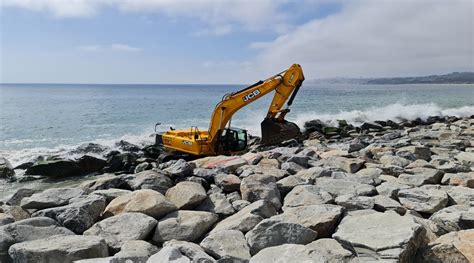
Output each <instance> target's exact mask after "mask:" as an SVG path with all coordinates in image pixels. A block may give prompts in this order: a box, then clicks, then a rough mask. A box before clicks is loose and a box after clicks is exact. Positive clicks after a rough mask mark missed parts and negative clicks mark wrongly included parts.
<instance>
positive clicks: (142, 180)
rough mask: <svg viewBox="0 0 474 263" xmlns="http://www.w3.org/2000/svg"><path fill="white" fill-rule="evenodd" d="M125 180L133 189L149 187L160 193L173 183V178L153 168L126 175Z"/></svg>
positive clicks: (164, 191) (163, 192)
mask: <svg viewBox="0 0 474 263" xmlns="http://www.w3.org/2000/svg"><path fill="white" fill-rule="evenodd" d="M125 181H126V183H127V184H128V185H129V186H130V188H132V189H133V190H139V189H151V190H155V191H158V192H160V193H162V194H165V193H166V191H168V189H169V188H171V187H173V185H174V182H173V180H171V179H170V178H169V177H168V176H167V175H164V174H163V173H160V172H157V171H154V170H147V171H143V172H139V173H137V174H134V175H130V176H127V177H125Z"/></svg>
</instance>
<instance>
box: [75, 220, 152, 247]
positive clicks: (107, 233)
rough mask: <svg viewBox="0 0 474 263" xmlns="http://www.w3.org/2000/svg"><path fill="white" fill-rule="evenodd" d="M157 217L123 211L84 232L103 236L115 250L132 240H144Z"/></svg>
mask: <svg viewBox="0 0 474 263" xmlns="http://www.w3.org/2000/svg"><path fill="white" fill-rule="evenodd" d="M156 223H157V221H156V219H154V218H153V217H151V216H147V215H145V214H142V213H123V214H120V215H116V216H113V217H109V218H107V219H104V220H102V221H100V222H98V223H96V224H94V225H93V226H92V227H91V228H89V229H88V230H87V231H85V232H84V235H93V236H101V237H103V238H104V239H105V241H106V242H107V245H108V246H109V247H110V248H111V249H112V250H114V251H118V250H119V249H120V247H122V246H123V244H125V242H126V241H130V240H144V239H145V238H147V237H148V236H149V235H150V233H151V231H152V230H153V229H154V228H155V226H156Z"/></svg>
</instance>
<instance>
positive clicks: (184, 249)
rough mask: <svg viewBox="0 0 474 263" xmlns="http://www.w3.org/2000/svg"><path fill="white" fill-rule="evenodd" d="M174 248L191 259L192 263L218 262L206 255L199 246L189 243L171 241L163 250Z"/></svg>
mask: <svg viewBox="0 0 474 263" xmlns="http://www.w3.org/2000/svg"><path fill="white" fill-rule="evenodd" d="M168 247H172V248H174V249H177V250H179V252H180V253H182V255H183V256H185V257H187V258H189V259H190V260H191V262H202V263H215V262H216V260H215V259H214V258H212V257H211V256H209V255H208V254H206V252H204V249H203V248H202V247H200V246H199V245H197V244H195V243H191V242H187V241H179V240H171V241H167V242H165V243H164V244H163V248H168Z"/></svg>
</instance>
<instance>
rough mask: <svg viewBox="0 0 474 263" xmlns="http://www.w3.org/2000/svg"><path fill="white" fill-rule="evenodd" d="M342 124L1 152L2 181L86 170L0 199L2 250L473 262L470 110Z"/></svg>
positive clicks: (16, 255) (10, 253)
mask: <svg viewBox="0 0 474 263" xmlns="http://www.w3.org/2000/svg"><path fill="white" fill-rule="evenodd" d="M338 123H339V125H338V127H329V126H327V125H326V124H324V123H322V122H320V121H318V120H313V121H309V122H307V123H306V124H305V134H304V138H302V139H301V140H299V141H297V140H292V141H287V142H285V143H283V144H282V145H279V146H278V147H260V146H259V145H258V138H252V140H251V141H252V143H251V146H250V151H249V152H248V153H246V154H244V155H242V156H216V157H207V158H201V159H197V160H193V161H185V160H176V161H170V162H166V163H159V162H157V157H158V155H159V153H160V149H159V148H157V147H155V146H151V145H150V146H146V147H139V146H137V145H133V144H130V143H127V142H123V141H122V142H120V143H119V144H118V145H117V146H118V148H119V149H120V151H111V150H110V149H107V148H105V147H103V146H101V145H97V144H88V145H84V146H82V147H80V148H78V149H76V150H75V151H76V153H77V154H81V153H84V154H83V155H82V156H81V157H79V158H77V159H74V160H70V159H64V158H60V157H54V156H52V157H38V159H37V160H35V161H34V162H28V163H23V164H20V165H18V166H17V167H12V165H11V164H10V163H9V161H8V160H6V159H4V158H0V180H8V181H12V182H17V183H19V184H21V183H22V182H27V181H31V180H57V179H64V178H68V177H72V176H75V177H84V178H85V179H90V180H87V181H85V182H82V183H81V184H80V185H79V186H77V187H68V188H51V189H47V190H42V191H41V190H37V189H29V188H22V189H19V190H17V191H16V192H15V193H14V194H13V195H11V196H9V197H8V198H6V199H5V200H3V201H0V205H1V206H0V262H74V261H77V262H83V263H84V262H152V263H154V262H272V263H273V262H359V261H369V262H374V261H387V262H474V116H471V117H466V118H457V117H430V118H428V119H426V120H422V119H416V120H412V121H402V122H395V121H391V120H386V121H377V122H373V123H364V124H362V125H361V126H359V127H355V126H353V125H350V124H348V123H346V122H345V121H342V120H341V121H338ZM90 153H93V155H91V154H90ZM91 174H92V175H93V177H91ZM45 178H46V179H45ZM127 260H128V261H127Z"/></svg>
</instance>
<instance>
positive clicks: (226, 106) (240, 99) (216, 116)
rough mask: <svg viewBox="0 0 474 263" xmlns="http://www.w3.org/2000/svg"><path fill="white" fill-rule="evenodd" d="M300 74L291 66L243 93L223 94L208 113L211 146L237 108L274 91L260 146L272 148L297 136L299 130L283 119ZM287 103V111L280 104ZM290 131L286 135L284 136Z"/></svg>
mask: <svg viewBox="0 0 474 263" xmlns="http://www.w3.org/2000/svg"><path fill="white" fill-rule="evenodd" d="M303 81H304V76H303V70H302V69H301V66H300V65H298V64H293V65H292V66H291V67H290V68H288V69H287V70H285V71H283V72H281V73H279V74H277V75H275V76H272V77H270V78H268V79H266V80H264V81H259V82H257V83H255V84H254V85H252V86H250V87H247V88H245V89H243V90H240V91H237V92H233V93H230V94H227V95H225V96H224V97H223V99H222V101H221V102H220V103H218V104H217V105H216V107H215V109H214V112H213V113H212V117H211V123H210V125H209V139H210V141H211V145H215V144H216V143H217V140H218V139H219V135H220V134H221V133H222V131H223V130H224V129H225V127H226V125H227V124H228V123H229V121H230V120H231V118H232V116H233V115H234V114H235V113H236V112H237V111H238V110H240V109H241V108H243V107H245V106H247V105H249V104H250V103H252V102H254V101H256V100H258V99H259V98H261V97H263V96H265V95H266V94H268V93H270V92H272V91H275V94H274V97H273V100H272V103H271V104H270V107H269V109H268V113H267V116H266V118H265V120H264V121H263V122H262V144H272V143H276V142H279V141H282V140H285V139H289V138H286V137H295V136H296V135H298V134H299V128H298V127H297V126H296V125H295V124H293V123H289V122H287V121H286V120H285V119H284V118H285V115H286V113H288V112H289V108H288V107H289V106H290V105H291V104H292V102H293V99H294V98H295V96H296V93H297V92H298V90H299V88H300V86H301V84H302V82H303ZM287 101H288V103H287V107H285V108H283V107H284V104H285V103H286V102H287ZM288 131H290V132H288Z"/></svg>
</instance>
